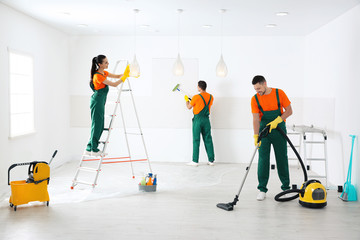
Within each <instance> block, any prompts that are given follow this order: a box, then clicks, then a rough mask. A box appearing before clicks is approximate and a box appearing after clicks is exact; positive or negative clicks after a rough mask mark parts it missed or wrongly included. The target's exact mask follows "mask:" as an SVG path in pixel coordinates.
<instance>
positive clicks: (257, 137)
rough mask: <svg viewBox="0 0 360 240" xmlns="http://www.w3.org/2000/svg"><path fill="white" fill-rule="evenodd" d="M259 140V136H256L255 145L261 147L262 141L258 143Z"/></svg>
mask: <svg viewBox="0 0 360 240" xmlns="http://www.w3.org/2000/svg"><path fill="white" fill-rule="evenodd" d="M258 139H259V134H254V143H255V146H258V144H259V146H258V147H260V146H261V141H260V142H259V143H258Z"/></svg>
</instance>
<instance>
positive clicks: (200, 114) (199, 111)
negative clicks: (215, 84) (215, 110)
mask: <svg viewBox="0 0 360 240" xmlns="http://www.w3.org/2000/svg"><path fill="white" fill-rule="evenodd" d="M206 86H207V85H206V82H205V81H199V82H198V91H199V92H200V94H198V95H195V96H194V97H193V98H192V99H191V102H190V101H189V97H188V96H187V95H185V101H186V107H187V108H188V109H192V108H194V109H193V113H194V118H193V119H192V120H193V128H192V132H193V160H192V162H190V163H187V165H189V166H198V165H199V163H198V162H199V147H200V133H201V135H202V137H203V140H204V145H205V149H206V153H207V155H208V159H209V161H208V165H210V166H213V165H214V159H215V156H214V146H213V142H212V138H211V126H210V120H209V115H210V108H211V105H212V104H213V101H214V98H213V96H212V95H211V94H209V93H207V92H206Z"/></svg>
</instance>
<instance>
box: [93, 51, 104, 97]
mask: <svg viewBox="0 0 360 240" xmlns="http://www.w3.org/2000/svg"><path fill="white" fill-rule="evenodd" d="M105 58H106V56H104V55H98V56H97V57H94V58H93V59H92V64H91V70H90V82H89V83H90V88H91V89H92V90H95V88H94V82H93V78H94V75H95V73H96V71H97V70H98V69H99V63H102V62H103V60H104V59H105Z"/></svg>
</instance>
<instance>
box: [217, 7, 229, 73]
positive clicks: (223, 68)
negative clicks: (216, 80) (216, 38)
mask: <svg viewBox="0 0 360 240" xmlns="http://www.w3.org/2000/svg"><path fill="white" fill-rule="evenodd" d="M220 13H221V55H220V60H219V62H218V64H217V65H216V76H218V77H226V75H227V73H228V70H227V66H226V64H225V61H224V58H223V54H222V47H223V15H224V14H225V13H226V9H221V10H220Z"/></svg>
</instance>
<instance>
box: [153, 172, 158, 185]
mask: <svg viewBox="0 0 360 240" xmlns="http://www.w3.org/2000/svg"><path fill="white" fill-rule="evenodd" d="M156 183H157V178H156V174H154V180H153V185H156Z"/></svg>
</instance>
